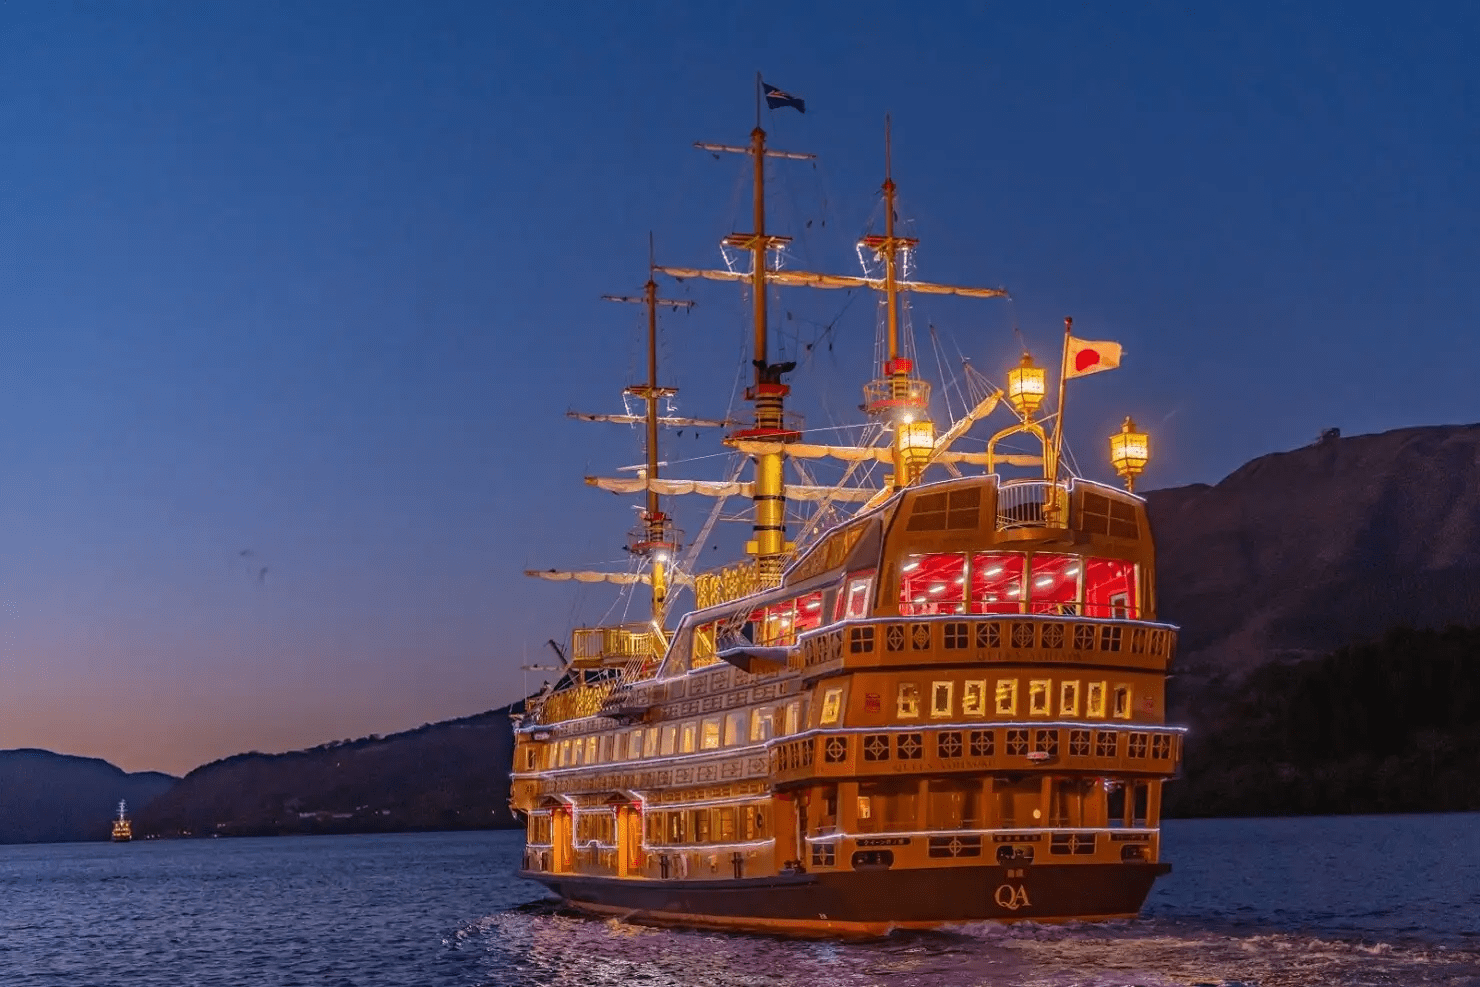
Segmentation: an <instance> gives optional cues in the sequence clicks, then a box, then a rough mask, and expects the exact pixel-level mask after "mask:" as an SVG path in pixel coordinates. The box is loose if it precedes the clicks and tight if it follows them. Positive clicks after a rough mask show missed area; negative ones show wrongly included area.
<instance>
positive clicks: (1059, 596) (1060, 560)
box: [1028, 552, 1084, 614]
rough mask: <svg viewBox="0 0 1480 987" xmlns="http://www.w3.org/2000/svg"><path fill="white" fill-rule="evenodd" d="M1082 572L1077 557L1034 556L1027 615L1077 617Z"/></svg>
mask: <svg viewBox="0 0 1480 987" xmlns="http://www.w3.org/2000/svg"><path fill="white" fill-rule="evenodd" d="M1083 568H1084V565H1083V560H1081V559H1080V558H1079V557H1078V556H1076V555H1049V554H1047V553H1044V552H1039V553H1037V554H1036V555H1034V556H1033V559H1032V562H1031V563H1030V565H1029V568H1028V587H1029V588H1028V612H1029V613H1052V614H1072V613H1076V612H1077V604H1078V602H1079V575H1080V572H1081V571H1082V570H1083Z"/></svg>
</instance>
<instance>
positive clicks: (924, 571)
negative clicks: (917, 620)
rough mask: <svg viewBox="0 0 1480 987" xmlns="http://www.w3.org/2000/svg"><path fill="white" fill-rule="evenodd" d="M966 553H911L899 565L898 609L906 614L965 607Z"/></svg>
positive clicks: (944, 612)
mask: <svg viewBox="0 0 1480 987" xmlns="http://www.w3.org/2000/svg"><path fill="white" fill-rule="evenodd" d="M965 601H966V556H965V555H964V554H963V553H960V552H946V553H937V554H933V555H911V556H909V557H908V558H907V559H905V561H904V564H903V565H901V566H900V567H899V612H900V614H901V615H902V616H905V617H929V616H934V615H936V614H946V613H962V612H964V611H965V609H966V602H965Z"/></svg>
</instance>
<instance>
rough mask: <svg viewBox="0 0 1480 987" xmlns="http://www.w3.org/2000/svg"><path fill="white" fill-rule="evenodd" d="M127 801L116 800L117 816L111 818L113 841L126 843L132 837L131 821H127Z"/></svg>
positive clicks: (132, 827)
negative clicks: (113, 818)
mask: <svg viewBox="0 0 1480 987" xmlns="http://www.w3.org/2000/svg"><path fill="white" fill-rule="evenodd" d="M127 810H128V803H126V802H125V801H124V800H123V799H119V800H118V818H117V819H115V820H113V842H114V843H127V842H129V841H130V840H132V839H133V838H134V826H133V823H131V822H129V821H128V811H127Z"/></svg>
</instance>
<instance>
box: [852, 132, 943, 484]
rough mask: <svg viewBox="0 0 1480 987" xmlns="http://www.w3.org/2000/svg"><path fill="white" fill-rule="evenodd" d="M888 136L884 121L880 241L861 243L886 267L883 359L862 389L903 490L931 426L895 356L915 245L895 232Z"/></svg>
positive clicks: (905, 362) (922, 456)
mask: <svg viewBox="0 0 1480 987" xmlns="http://www.w3.org/2000/svg"><path fill="white" fill-rule="evenodd" d="M892 152H893V148H892V134H891V127H890V121H889V118H888V117H887V116H886V117H885V118H884V187H883V190H884V235H883V236H866V237H864V238H863V240H862V241H861V242H860V245H861V246H864V247H867V248H868V249H869V250H872V251H873V252H874V256H876V257H878V258H880V259H882V260H883V262H884V286H883V287H884V309H885V315H884V320H885V357H884V366H883V367H881V368H880V369H881V370H882V371H883V376H882V377H881V378H879V379H878V380H875V381H872V382H870V383H869V384H867V385H865V386H864V389H863V395H864V406H865V408H866V409H867V410H868V413H869V414H870V415H872V416H874V417H876V418H879V419H881V420H882V421H884V422H885V423H886V424H888V425H889V426H891V427H892V429H893V432H894V443H893V445H894V456H893V458H894V474H893V476H891V477H890V486H891V487H893V488H894V489H896V490H897V489H899V488H901V487H907V486H909V485H910V484H912V483H914V482H916V481H917V480H918V479H919V478H920V474H921V473H922V472H924V469H925V466H926V463H927V462H928V461H929V459H930V454H931V452H932V450H933V448H934V446H935V424H934V423H933V422H931V420H930V385H929V384H928V383H926V382H925V381H923V380H921V379H919V378H918V377H917V376H915V374H914V369H915V367H914V361H912V360H909V359H906V358H905V357H902V356H900V352H899V280H900V279H899V275H900V271H899V264H900V252H901V251H904V250H912V249H914V247H915V245H916V244H917V243H918V242H919V241H918V240H915V239H913V238H911V237H901V236H897V235H896V234H895V231H894V222H895V219H894V215H895V211H896V210H895V193H896V188H895V185H894V174H893V163H892V161H891V158H892V156H893V153H892Z"/></svg>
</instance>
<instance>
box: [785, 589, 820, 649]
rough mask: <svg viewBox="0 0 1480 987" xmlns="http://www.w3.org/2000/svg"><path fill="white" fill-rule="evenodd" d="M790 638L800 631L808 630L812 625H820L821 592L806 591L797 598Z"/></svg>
mask: <svg viewBox="0 0 1480 987" xmlns="http://www.w3.org/2000/svg"><path fill="white" fill-rule="evenodd" d="M794 621H795V622H794V627H793V630H794V632H795V633H793V635H792V640H796V635H797V634H800V633H802V631H810V630H812V629H813V628H814V627H821V626H822V594H821V593H820V592H818V593H808V594H807V595H806V596H803V597H801V598H799V599H798V600H797V613H796V617H795V618H794Z"/></svg>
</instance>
